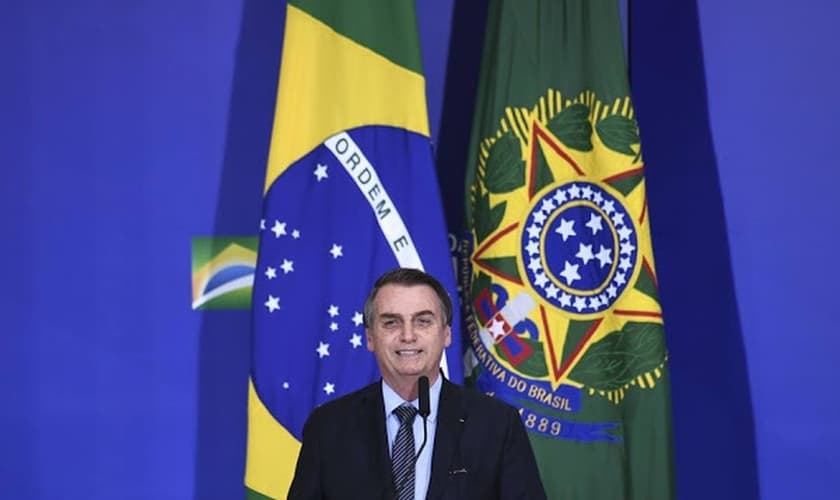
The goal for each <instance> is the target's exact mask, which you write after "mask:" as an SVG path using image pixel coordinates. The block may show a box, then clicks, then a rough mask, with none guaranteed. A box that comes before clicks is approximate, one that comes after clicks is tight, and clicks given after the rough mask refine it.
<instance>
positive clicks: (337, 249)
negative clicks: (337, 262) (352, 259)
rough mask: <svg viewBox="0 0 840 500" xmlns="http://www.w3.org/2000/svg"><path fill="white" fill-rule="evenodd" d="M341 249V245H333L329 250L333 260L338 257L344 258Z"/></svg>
mask: <svg viewBox="0 0 840 500" xmlns="http://www.w3.org/2000/svg"><path fill="white" fill-rule="evenodd" d="M342 248H343V247H342V246H341V245H337V244H335V243H333V246H332V248H330V253H331V254H332V256H333V259H337V258H339V257H343V256H344V254H343V253H342Z"/></svg>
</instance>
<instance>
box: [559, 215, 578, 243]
mask: <svg viewBox="0 0 840 500" xmlns="http://www.w3.org/2000/svg"><path fill="white" fill-rule="evenodd" d="M554 232H555V233H557V234H559V235H561V236H563V241H566V240H568V239H569V236H577V233H576V232H575V221H574V220H566V219H563V218H560V227H558V228H557V229H555V230H554Z"/></svg>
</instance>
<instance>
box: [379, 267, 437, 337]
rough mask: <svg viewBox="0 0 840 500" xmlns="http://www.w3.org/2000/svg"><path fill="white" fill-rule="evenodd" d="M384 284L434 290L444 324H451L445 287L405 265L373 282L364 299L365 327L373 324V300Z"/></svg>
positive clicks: (426, 274)
mask: <svg viewBox="0 0 840 500" xmlns="http://www.w3.org/2000/svg"><path fill="white" fill-rule="evenodd" d="M385 285H401V286H418V285H426V286H428V287H430V288H431V289H432V290H434V291H435V294H436V295H437V296H438V299H439V300H440V310H441V312H443V319H444V320H445V322H446V326H451V325H452V299H450V298H449V294H448V293H446V288H444V287H443V285H441V284H440V281H438V280H436V279H435V278H434V276H432V275H431V274H429V273H425V272H423V271H421V270H419V269H411V268H407V267H398V268H396V269H392V270H390V271H388V272H387V273H385V274H383V275H382V276H380V277H379V279H377V280H376V283H374V284H373V288H372V289H371V291H370V293H368V296H367V298H366V299H365V308H364V322H365V328H370V327H371V325H372V324H373V301H374V300H375V299H376V294H377V293H379V290H380V289H381V288H382V287H383V286H385Z"/></svg>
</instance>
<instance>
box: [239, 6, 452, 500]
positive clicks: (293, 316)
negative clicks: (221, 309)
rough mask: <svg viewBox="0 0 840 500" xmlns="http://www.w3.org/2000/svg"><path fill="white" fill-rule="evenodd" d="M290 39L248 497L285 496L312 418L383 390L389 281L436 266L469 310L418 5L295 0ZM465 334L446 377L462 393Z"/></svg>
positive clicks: (272, 170) (256, 336)
mask: <svg viewBox="0 0 840 500" xmlns="http://www.w3.org/2000/svg"><path fill="white" fill-rule="evenodd" d="M284 36H285V38H284V42H283V55H282V62H281V70H280V80H279V86H278V97H277V107H276V114H275V122H274V130H273V133H272V142H271V150H270V154H269V160H268V167H267V175H266V183H265V192H264V206H263V220H262V222H261V229H262V230H261V231H260V244H259V252H258V259H257V266H256V276H255V280H254V292H253V329H254V331H253V346H252V349H253V353H252V371H251V384H250V390H249V404H248V458H247V468H246V476H245V484H246V487H247V495H248V497H249V498H266V497H268V498H275V499H280V498H286V494H287V490H288V487H289V485H290V483H291V479H292V474H293V472H294V466H295V463H296V461H297V455H298V451H299V450H300V439H301V433H302V430H303V424H304V422H305V420H306V418H307V416H308V415H309V413H310V412H311V411H312V409H313V408H314V407H315V406H317V405H321V404H324V403H326V402H328V401H332V400H334V399H336V398H338V397H339V396H342V395H344V394H347V393H349V392H351V391H353V390H355V389H358V388H360V387H362V386H364V385H366V384H368V383H370V382H373V381H375V380H378V379H379V372H378V369H377V367H376V362H375V359H374V357H373V355H372V354H371V353H369V352H368V351H367V349H366V342H365V332H364V326H363V324H362V306H363V302H364V299H365V296H366V294H367V292H368V291H369V290H370V288H371V286H372V285H373V282H374V280H375V279H376V278H377V277H378V276H379V275H381V274H382V273H384V272H385V271H387V270H390V269H393V268H395V267H398V266H401V267H413V268H419V269H425V270H426V271H427V272H429V273H431V274H432V275H434V276H436V277H437V278H438V279H440V280H441V281H442V282H443V283H444V285H445V286H446V287H447V288H448V289H449V291H450V293H451V294H452V296H453V298H455V279H454V272H453V267H452V261H451V257H450V255H449V249H448V244H447V239H446V232H445V229H444V219H443V213H442V208H441V203H440V196H439V189H438V184H437V179H436V177H435V172H434V168H433V164H432V153H431V147H430V142H429V129H428V120H427V115H426V101H425V80H424V78H423V74H422V70H421V60H420V49H419V45H418V37H417V25H416V18H415V11H414V2H413V1H412V0H400V1H394V0H378V1H377V0H364V1H362V0H354V1H352V2H345V1H340V0H334V1H327V0H320V1H319V0H305V1H303V0H299V1H297V0H291V1H289V3H288V7H287V13H286V28H285V33H284ZM458 321H459V320H458V319H455V320H454V322H453V323H454V325H458V324H459V323H458ZM458 338H459V335H457V334H453V343H452V345H451V346H450V347H449V349H448V351H447V355H446V357H445V362H444V363H443V366H442V368H443V370H444V372H447V373H448V375H449V377H450V378H452V379H455V380H456V381H457V380H458V379H460V378H462V367H461V350H460V343H459V342H456V340H457V339H458Z"/></svg>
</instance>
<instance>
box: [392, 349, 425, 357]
mask: <svg viewBox="0 0 840 500" xmlns="http://www.w3.org/2000/svg"><path fill="white" fill-rule="evenodd" d="M422 352H423V351H422V350H421V349H398V350H397V356H401V357H410V356H419V355H420V353H422Z"/></svg>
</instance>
